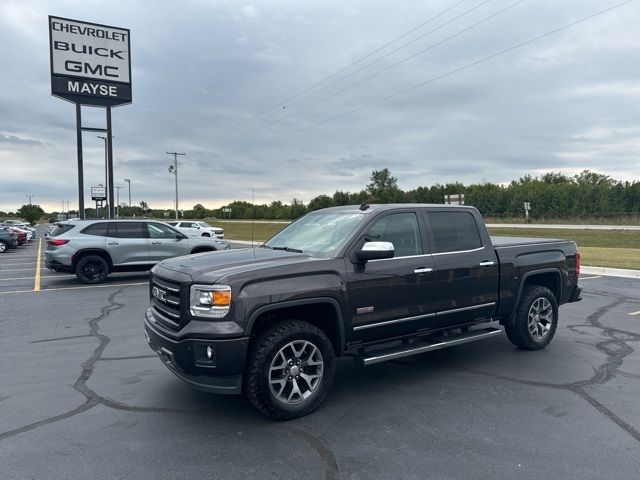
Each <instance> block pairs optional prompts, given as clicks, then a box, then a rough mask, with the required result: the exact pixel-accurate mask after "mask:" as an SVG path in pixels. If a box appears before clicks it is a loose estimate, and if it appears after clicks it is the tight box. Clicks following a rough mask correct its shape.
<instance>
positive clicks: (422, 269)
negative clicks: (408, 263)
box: [413, 268, 433, 273]
mask: <svg viewBox="0 0 640 480" xmlns="http://www.w3.org/2000/svg"><path fill="white" fill-rule="evenodd" d="M431 272H433V268H416V269H415V270H414V271H413V273H431Z"/></svg>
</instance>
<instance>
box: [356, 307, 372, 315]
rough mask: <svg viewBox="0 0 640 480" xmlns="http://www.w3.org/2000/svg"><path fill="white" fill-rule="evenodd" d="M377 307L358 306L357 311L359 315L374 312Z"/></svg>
mask: <svg viewBox="0 0 640 480" xmlns="http://www.w3.org/2000/svg"><path fill="white" fill-rule="evenodd" d="M374 310H375V309H374V308H373V306H371V307H360V308H356V313H357V314H358V315H361V314H363V313H372V312H373V311H374Z"/></svg>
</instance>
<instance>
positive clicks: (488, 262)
mask: <svg viewBox="0 0 640 480" xmlns="http://www.w3.org/2000/svg"><path fill="white" fill-rule="evenodd" d="M495 264H496V262H492V261H486V262H480V263H479V264H478V265H480V266H481V267H490V266H491V265H495Z"/></svg>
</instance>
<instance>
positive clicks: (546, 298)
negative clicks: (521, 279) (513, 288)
mask: <svg viewBox="0 0 640 480" xmlns="http://www.w3.org/2000/svg"><path fill="white" fill-rule="evenodd" d="M557 327H558V302H557V301H556V297H555V295H554V294H553V292H552V291H551V290H549V289H548V288H547V287H543V286H540V285H526V286H525V287H524V290H523V292H522V297H521V299H520V303H519V304H518V307H517V310H516V317H515V319H514V322H513V323H512V324H507V325H505V331H506V333H507V337H508V338H509V340H510V341H511V343H513V344H514V345H517V346H518V347H520V348H523V349H525V350H539V349H541V348H544V347H546V346H547V345H548V344H549V342H551V340H552V339H553V336H554V335H555V333H556V329H557Z"/></svg>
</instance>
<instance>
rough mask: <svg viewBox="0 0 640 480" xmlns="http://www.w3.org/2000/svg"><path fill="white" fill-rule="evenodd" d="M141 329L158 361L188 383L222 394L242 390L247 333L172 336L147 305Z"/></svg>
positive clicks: (236, 392)
mask: <svg viewBox="0 0 640 480" xmlns="http://www.w3.org/2000/svg"><path fill="white" fill-rule="evenodd" d="M144 333H145V337H146V340H147V343H148V344H149V348H151V350H153V351H154V352H156V353H157V354H158V356H159V357H160V359H161V360H162V363H164V365H165V366H166V367H167V368H168V369H169V370H171V372H173V373H174V374H175V375H176V376H177V377H179V378H181V379H182V380H184V381H185V382H187V383H189V384H190V385H191V386H192V387H194V388H196V389H198V390H203V391H205V392H211V393H222V394H238V393H240V392H241V391H242V374H243V371H244V362H245V358H246V354H247V348H248V345H249V337H240V338H234V339H212V338H205V337H203V338H198V337H195V338H191V337H189V338H172V337H174V334H171V333H169V332H167V331H166V330H165V329H163V328H162V327H161V326H159V325H158V324H157V323H156V321H155V319H154V317H153V313H152V311H151V309H147V311H146V313H145V319H144ZM175 335H178V334H177V333H176V334H175ZM207 347H211V349H212V351H213V355H212V358H208V357H207V356H206V351H207Z"/></svg>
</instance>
